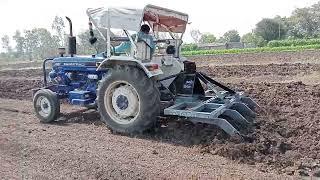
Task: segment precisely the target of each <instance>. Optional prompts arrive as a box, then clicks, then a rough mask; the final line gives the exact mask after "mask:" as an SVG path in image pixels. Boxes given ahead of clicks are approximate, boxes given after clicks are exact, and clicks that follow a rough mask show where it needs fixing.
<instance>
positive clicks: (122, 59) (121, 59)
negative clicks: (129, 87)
mask: <svg viewBox="0 0 320 180" xmlns="http://www.w3.org/2000/svg"><path fill="white" fill-rule="evenodd" d="M115 65H132V66H137V67H139V68H141V69H142V70H143V71H144V72H145V73H146V75H147V76H148V77H149V78H151V77H154V76H158V75H161V74H163V72H162V70H161V69H160V66H159V65H158V64H156V63H152V62H148V63H142V62H141V61H140V60H137V59H134V58H133V57H128V56H111V57H110V58H107V59H105V60H103V61H102V62H101V63H100V64H98V68H97V71H100V70H103V69H107V68H110V67H113V66H115Z"/></svg>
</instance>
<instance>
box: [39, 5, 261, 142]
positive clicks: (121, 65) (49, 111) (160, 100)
mask: <svg viewBox="0 0 320 180" xmlns="http://www.w3.org/2000/svg"><path fill="white" fill-rule="evenodd" d="M87 14H88V16H89V18H90V21H91V22H90V24H89V25H90V27H89V29H90V36H91V37H90V43H92V44H93V45H94V43H95V42H96V41H97V38H96V37H94V33H93V30H92V24H93V25H94V26H95V27H96V28H97V30H98V31H99V32H100V33H101V35H102V36H103V37H104V39H105V40H106V46H107V49H106V51H105V52H103V53H98V54H96V55H91V56H77V55H76V39H75V37H74V36H72V23H71V20H70V19H69V18H67V19H68V21H69V23H70V37H69V48H68V49H69V54H70V56H64V53H65V52H64V49H63V48H62V49H60V57H56V58H53V59H47V60H46V61H45V62H44V66H43V67H44V72H46V62H48V61H52V70H51V72H50V73H49V84H50V85H47V76H46V74H45V75H44V82H45V86H44V87H43V88H41V89H36V90H34V108H35V112H36V114H37V116H38V117H39V118H40V120H41V121H42V122H50V121H53V120H55V119H57V117H58V116H59V113H60V103H59V100H60V99H67V100H68V101H69V102H70V104H74V105H81V106H86V107H97V109H98V111H99V113H100V116H101V118H102V120H103V121H105V123H106V124H107V126H109V127H110V128H111V129H112V130H114V131H117V132H122V133H127V134H130V133H136V132H142V131H144V130H146V129H148V128H151V127H153V125H154V124H155V121H156V119H157V117H158V116H160V114H163V115H164V116H178V117H183V118H182V119H186V120H189V121H191V122H194V123H206V124H213V125H216V126H218V127H220V128H221V129H222V130H223V131H225V132H226V133H227V134H229V135H231V136H237V135H240V134H241V131H242V129H244V128H246V127H247V126H250V124H252V122H253V119H254V118H255V116H256V113H255V112H254V111H255V108H256V107H258V105H257V104H256V103H255V102H254V101H253V100H252V99H251V98H249V97H247V96H245V95H244V94H243V93H242V92H236V91H234V90H232V89H230V88H228V87H226V86H224V85H222V84H221V83H219V82H217V81H215V80H213V79H211V78H209V77H208V76H207V75H205V74H204V73H201V72H197V71H196V65H195V63H194V62H190V61H187V60H186V59H185V58H183V57H181V53H180V50H181V44H182V40H181V39H182V35H183V33H184V31H185V29H186V25H187V24H188V15H187V14H184V13H180V12H177V11H173V10H169V9H165V8H161V7H157V6H152V5H147V6H146V7H145V8H144V9H132V8H129V9H125V8H120V9H116V8H109V9H105V8H98V9H88V11H87ZM120 22H121V23H120ZM141 24H143V25H142V26H141V29H140V30H141V32H139V33H137V34H135V35H134V36H131V35H130V34H129V31H136V32H137V31H139V28H140V25H141ZM146 24H148V25H150V26H151V27H152V30H153V32H154V34H155V38H150V37H149V35H148V33H149V30H148V28H149V26H148V27H147V28H146ZM111 28H117V29H122V30H123V31H124V33H125V34H126V37H115V36H114V34H113V33H111ZM146 30H147V31H146ZM159 33H168V34H169V35H170V36H171V38H170V39H160V38H159V37H160V36H159ZM119 42H120V43H121V44H120V45H119V46H117V47H115V44H119ZM121 45H124V46H123V47H127V46H129V49H128V51H126V53H123V52H119V51H118V50H119V49H121V48H120V47H121ZM123 47H122V49H123ZM161 48H162V49H163V50H164V51H161ZM161 104H167V106H166V107H165V108H164V109H163V112H162V113H160V109H161V108H160V105H161Z"/></svg>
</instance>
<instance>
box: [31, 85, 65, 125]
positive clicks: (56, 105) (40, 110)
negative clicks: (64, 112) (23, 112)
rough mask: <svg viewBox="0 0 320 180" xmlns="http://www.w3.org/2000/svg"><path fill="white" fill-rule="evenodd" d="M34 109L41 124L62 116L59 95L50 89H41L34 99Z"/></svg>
mask: <svg viewBox="0 0 320 180" xmlns="http://www.w3.org/2000/svg"><path fill="white" fill-rule="evenodd" d="M33 107H34V110H35V112H36V116H37V117H38V118H39V119H40V122H43V123H49V122H51V121H53V120H56V119H57V117H58V115H59V114H60V102H59V99H58V97H57V95H56V94H55V93H54V92H52V91H51V90H49V89H40V90H39V91H37V92H36V94H35V95H34V97H33Z"/></svg>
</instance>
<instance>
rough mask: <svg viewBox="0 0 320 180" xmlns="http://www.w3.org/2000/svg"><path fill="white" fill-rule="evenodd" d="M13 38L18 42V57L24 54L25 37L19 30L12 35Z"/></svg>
mask: <svg viewBox="0 0 320 180" xmlns="http://www.w3.org/2000/svg"><path fill="white" fill-rule="evenodd" d="M12 39H13V40H14V41H15V42H16V48H15V49H16V57H21V56H23V55H24V42H25V38H24V37H23V36H21V32H20V31H19V30H17V31H16V32H15V34H14V35H13V36H12Z"/></svg>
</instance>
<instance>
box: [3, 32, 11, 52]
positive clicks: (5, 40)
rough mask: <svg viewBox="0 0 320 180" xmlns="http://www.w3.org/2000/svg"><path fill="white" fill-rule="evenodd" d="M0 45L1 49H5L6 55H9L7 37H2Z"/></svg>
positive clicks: (8, 39) (9, 48) (8, 40)
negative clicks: (0, 45)
mask: <svg viewBox="0 0 320 180" xmlns="http://www.w3.org/2000/svg"><path fill="white" fill-rule="evenodd" d="M1 44H2V48H3V49H5V50H6V51H7V53H11V51H12V49H11V46H10V38H9V36H8V35H4V36H3V37H2V38H1Z"/></svg>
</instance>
